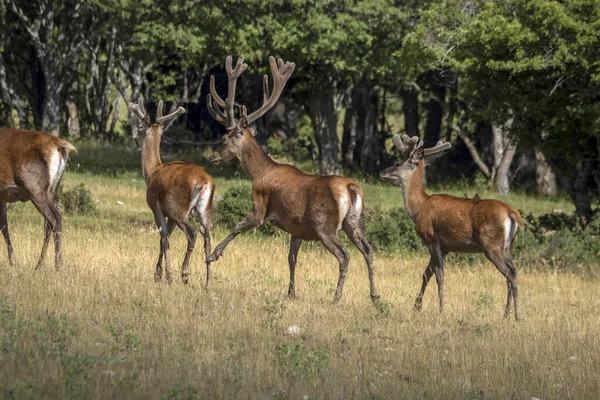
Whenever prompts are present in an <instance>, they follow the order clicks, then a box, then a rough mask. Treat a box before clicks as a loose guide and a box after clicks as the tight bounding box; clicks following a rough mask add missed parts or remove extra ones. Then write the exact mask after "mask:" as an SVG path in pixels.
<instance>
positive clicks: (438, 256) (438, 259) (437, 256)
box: [430, 242, 445, 312]
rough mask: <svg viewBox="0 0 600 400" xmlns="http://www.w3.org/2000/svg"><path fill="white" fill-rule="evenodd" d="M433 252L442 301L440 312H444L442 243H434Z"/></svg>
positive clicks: (432, 259) (440, 299)
mask: <svg viewBox="0 0 600 400" xmlns="http://www.w3.org/2000/svg"><path fill="white" fill-rule="evenodd" d="M430 252H431V262H433V263H434V267H435V269H434V272H435V280H436V282H437V286H438V298H439V301H440V312H444V306H445V296H444V256H445V254H444V253H443V252H442V249H441V245H440V243H439V242H438V243H434V244H433V246H432V248H431V249H430Z"/></svg>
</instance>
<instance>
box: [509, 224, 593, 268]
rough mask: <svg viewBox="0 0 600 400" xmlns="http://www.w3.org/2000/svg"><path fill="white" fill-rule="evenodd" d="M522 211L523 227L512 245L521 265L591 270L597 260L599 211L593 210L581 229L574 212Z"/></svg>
mask: <svg viewBox="0 0 600 400" xmlns="http://www.w3.org/2000/svg"><path fill="white" fill-rule="evenodd" d="M523 215H524V221H523V229H522V230H521V231H520V232H519V235H518V236H517V242H516V246H515V247H516V250H515V253H516V254H517V255H518V257H517V262H518V263H519V265H520V266H522V267H531V266H535V265H542V266H546V267H548V268H550V269H553V270H555V269H558V270H570V271H577V270H580V271H584V272H590V270H591V268H592V267H593V266H596V265H597V264H598V258H599V257H600V240H598V236H599V234H600V229H599V228H600V214H598V213H596V215H595V217H594V218H593V219H592V220H591V221H590V223H589V225H588V227H587V228H586V229H584V230H582V229H581V228H580V227H579V225H578V224H577V222H576V221H577V220H576V217H575V216H574V215H568V214H563V213H552V214H543V215H540V216H538V217H534V216H533V215H531V214H523Z"/></svg>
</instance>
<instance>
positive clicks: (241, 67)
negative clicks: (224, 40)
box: [206, 56, 248, 129]
mask: <svg viewBox="0 0 600 400" xmlns="http://www.w3.org/2000/svg"><path fill="white" fill-rule="evenodd" d="M246 68H248V64H245V63H244V57H240V58H238V61H237V64H236V65H235V69H233V68H232V58H231V56H227V58H226V59H225V70H226V71H227V77H228V80H229V83H228V86H227V98H226V99H225V100H223V99H222V98H221V96H219V95H218V94H217V90H216V89H215V77H214V76H212V75H211V77H210V94H209V95H208V96H207V98H206V106H207V107H208V112H209V113H210V115H211V116H212V117H213V118H214V119H216V120H217V121H219V122H220V123H221V124H223V125H225V128H227V129H231V128H233V127H234V126H235V114H234V112H233V106H234V104H235V87H236V84H237V79H238V78H239V77H240V75H241V74H242V72H244V71H245V70H246ZM211 96H212V97H211ZM212 99H214V103H213V101H212ZM219 107H222V108H223V110H221V109H220V108H219Z"/></svg>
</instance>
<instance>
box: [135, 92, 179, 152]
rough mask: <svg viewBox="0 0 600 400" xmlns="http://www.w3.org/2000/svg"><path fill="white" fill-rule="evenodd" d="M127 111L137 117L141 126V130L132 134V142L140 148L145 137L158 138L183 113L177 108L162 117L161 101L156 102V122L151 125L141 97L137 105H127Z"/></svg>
mask: <svg viewBox="0 0 600 400" xmlns="http://www.w3.org/2000/svg"><path fill="white" fill-rule="evenodd" d="M129 110H130V111H131V112H133V113H134V114H135V115H136V116H137V117H138V119H139V121H140V123H141V125H142V129H141V130H140V129H136V130H135V133H134V134H133V140H134V141H135V142H136V143H137V144H138V146H140V145H141V143H143V142H144V140H146V138H147V137H151V136H152V137H160V136H161V135H162V133H163V132H164V131H166V130H167V129H169V128H170V127H171V125H173V122H175V120H176V119H177V117H179V116H180V115H181V114H183V113H184V112H185V109H184V108H183V107H179V108H178V109H177V110H175V112H173V113H171V114H169V115H164V116H163V114H162V111H163V101H162V100H161V101H159V102H158V109H157V110H156V122H155V123H154V124H153V123H152V122H151V121H150V116H149V115H148V114H147V113H146V110H145V109H144V102H143V101H142V98H141V97H140V99H139V101H138V104H135V103H129Z"/></svg>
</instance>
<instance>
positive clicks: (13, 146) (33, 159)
mask: <svg viewBox="0 0 600 400" xmlns="http://www.w3.org/2000/svg"><path fill="white" fill-rule="evenodd" d="M74 150H75V147H73V145H72V144H71V143H69V142H67V141H66V140H63V139H60V138H58V137H56V136H53V135H50V134H48V133H45V132H39V131H26V130H20V129H0V229H1V230H2V233H3V235H4V239H5V241H6V246H7V248H8V256H9V262H10V263H11V265H12V264H14V254H13V248H12V244H11V240H10V234H9V230H8V217H7V203H12V202H16V201H31V202H32V203H33V204H34V205H35V207H36V208H37V209H38V211H39V212H40V213H41V214H42V216H43V217H44V244H43V246H42V253H41V255H40V258H39V260H38V263H37V267H36V269H37V268H39V267H40V266H41V265H42V264H43V263H44V260H45V257H46V250H47V248H48V243H49V241H50V233H51V232H53V233H54V250H55V267H56V269H59V268H60V266H61V264H62V253H61V238H62V215H61V213H60V210H59V209H58V207H57V204H56V197H57V194H58V187H59V185H60V181H61V179H62V174H63V172H64V168H63V169H62V170H61V169H57V171H55V173H56V174H55V176H50V170H49V166H50V164H51V163H52V160H53V157H55V155H56V154H57V152H58V158H57V160H58V161H59V163H60V164H61V165H63V167H65V166H66V162H67V160H68V157H69V152H70V151H74Z"/></svg>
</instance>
